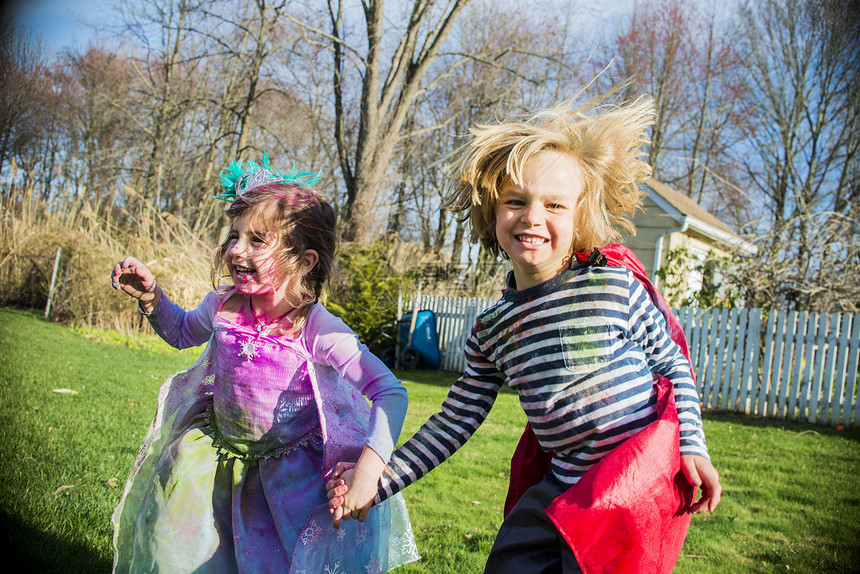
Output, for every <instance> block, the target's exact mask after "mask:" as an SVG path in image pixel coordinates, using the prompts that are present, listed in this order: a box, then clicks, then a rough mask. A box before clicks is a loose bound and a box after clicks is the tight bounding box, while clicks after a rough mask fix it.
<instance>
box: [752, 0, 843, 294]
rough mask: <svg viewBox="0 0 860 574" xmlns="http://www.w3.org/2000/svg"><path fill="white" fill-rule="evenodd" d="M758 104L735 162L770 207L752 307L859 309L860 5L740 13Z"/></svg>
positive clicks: (763, 216) (792, 2)
mask: <svg viewBox="0 0 860 574" xmlns="http://www.w3.org/2000/svg"><path fill="white" fill-rule="evenodd" d="M740 22H741V29H740V39H741V42H742V43H741V49H742V50H743V55H744V57H743V61H744V62H745V63H746V65H747V66H748V77H749V79H750V88H751V92H752V93H751V97H750V98H749V100H748V102H747V105H748V108H749V112H748V117H749V125H748V129H747V133H746V135H747V139H746V141H745V142H744V144H745V145H743V146H739V147H738V148H737V149H736V153H737V154H738V156H739V161H742V163H743V165H744V167H745V171H746V175H747V177H748V181H749V186H748V187H749V188H750V189H751V190H752V191H754V192H757V194H758V197H761V198H762V199H763V201H761V202H760V203H759V205H761V211H760V220H759V222H760V225H759V227H758V229H756V231H757V232H758V233H759V234H760V235H761V236H762V241H761V247H762V252H761V253H760V256H759V257H758V258H757V259H756V261H754V262H753V261H751V262H750V264H751V267H752V269H753V270H754V269H755V267H756V266H758V265H761V266H762V267H763V268H768V269H774V270H775V271H774V272H773V273H772V274H771V275H772V276H773V277H775V278H777V279H778V280H774V281H773V282H771V281H761V282H757V283H761V284H762V285H763V286H762V287H761V288H760V289H758V290H757V291H754V292H753V293H751V299H753V300H757V299H765V300H767V299H770V300H775V301H779V302H781V303H785V304H788V305H790V306H792V307H794V308H797V309H810V310H852V309H853V310H855V311H856V310H857V308H858V307H860V295H858V285H860V237H858V229H857V219H858V217H857V216H858V199H860V198H858V184H857V174H858V152H860V129H858V128H860V115H858V111H860V106H858V97H860V89H858V80H860V77H858V75H859V74H858V70H860V65H858V64H860V62H858V53H860V40H858V39H860V4H858V2H841V1H838V0H763V1H761V2H756V3H750V2H748V3H746V4H745V5H744V6H743V9H742V12H741V18H740Z"/></svg>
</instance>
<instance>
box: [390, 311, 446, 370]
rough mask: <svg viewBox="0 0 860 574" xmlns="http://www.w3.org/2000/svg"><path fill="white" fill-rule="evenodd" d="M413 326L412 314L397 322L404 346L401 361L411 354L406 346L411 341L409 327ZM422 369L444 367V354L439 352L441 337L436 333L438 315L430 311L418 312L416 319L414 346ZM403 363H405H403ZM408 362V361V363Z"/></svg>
mask: <svg viewBox="0 0 860 574" xmlns="http://www.w3.org/2000/svg"><path fill="white" fill-rule="evenodd" d="M411 324H412V314H411V313H407V314H406V315H404V316H403V317H401V318H400V321H398V322H397V329H398V333H397V334H398V336H399V338H400V344H401V345H402V346H403V351H402V352H401V361H402V359H403V357H404V355H406V354H408V353H409V348H408V347H407V346H406V345H407V342H408V341H409V326H410V325H411ZM411 348H412V349H414V350H415V351H416V352H417V354H418V358H419V359H420V361H419V364H418V365H416V366H417V367H419V368H422V369H439V367H441V366H442V354H441V353H440V352H439V336H438V334H437V333H436V315H435V314H434V313H433V311H430V310H428V309H425V310H422V311H418V315H417V316H416V318H415V331H414V332H413V333H412V345H411ZM402 362H403V361H402ZM407 362H408V361H407Z"/></svg>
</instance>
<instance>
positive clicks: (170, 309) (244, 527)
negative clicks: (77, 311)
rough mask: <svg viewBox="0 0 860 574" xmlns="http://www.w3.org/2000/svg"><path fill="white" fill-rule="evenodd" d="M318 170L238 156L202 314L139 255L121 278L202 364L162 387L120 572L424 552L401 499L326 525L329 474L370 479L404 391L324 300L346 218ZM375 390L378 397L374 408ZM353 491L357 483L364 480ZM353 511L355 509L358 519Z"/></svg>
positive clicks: (124, 521)
mask: <svg viewBox="0 0 860 574" xmlns="http://www.w3.org/2000/svg"><path fill="white" fill-rule="evenodd" d="M317 179H318V177H317V176H316V175H315V174H313V173H308V172H299V171H297V170H296V169H295V166H294V167H293V169H292V170H291V171H290V172H289V173H287V174H284V173H281V172H280V171H278V170H276V169H274V168H271V167H270V166H269V165H268V159H267V158H266V157H264V159H263V162H262V165H257V164H255V163H253V162H248V163H247V164H246V165H245V168H244V169H243V166H242V163H241V162H236V161H234V162H232V163H231V165H230V166H229V167H228V168H227V169H226V170H225V171H224V173H222V176H221V181H222V185H223V187H224V193H222V194H221V195H219V196H216V197H217V198H218V199H222V200H226V201H229V202H230V207H229V208H228V209H227V210H226V213H227V216H228V217H229V220H230V224H231V225H230V232H229V235H228V236H227V238H226V239H225V240H224V242H223V243H222V244H221V246H220V247H219V248H218V249H217V250H216V252H215V255H214V257H213V266H212V275H213V285H215V284H216V281H217V280H218V279H219V278H220V277H222V276H223V275H222V270H226V272H227V273H228V274H229V276H230V278H231V279H232V285H230V286H226V287H218V288H216V289H215V290H213V291H212V292H210V293H209V294H208V295H207V296H206V297H205V298H204V300H203V302H202V304H201V305H200V306H199V307H197V308H196V309H195V310H193V311H188V312H186V311H184V310H182V309H181V308H179V307H178V306H177V305H175V304H174V303H172V302H170V301H169V300H168V299H167V297H166V296H165V295H164V293H163V291H162V290H161V288H160V287H159V286H158V285H157V284H156V282H155V278H154V277H153V275H152V273H151V272H150V271H149V270H148V269H147V268H146V267H145V266H144V265H142V264H141V263H140V262H139V261H137V260H136V259H134V258H132V257H128V258H126V259H124V260H123V261H122V262H120V263H118V264H117V265H116V267H115V268H114V270H113V272H112V274H111V283H112V286H113V288H114V289H119V290H122V291H125V292H126V293H128V294H129V295H130V296H132V297H133V298H135V299H137V300H138V304H139V307H140V310H141V311H142V312H143V313H144V314H145V315H146V316H147V318H148V319H149V321H150V324H151V325H152V326H153V328H154V329H155V331H156V332H157V333H158V334H159V335H160V336H161V337H162V338H163V339H164V340H165V341H167V342H168V343H170V344H171V345H172V346H174V347H177V348H187V347H191V346H197V345H202V344H203V343H206V348H205V350H204V351H203V354H202V355H201V357H200V359H199V360H198V361H197V362H196V363H195V364H194V365H193V366H192V367H191V368H189V369H188V370H186V371H182V372H180V373H177V374H175V375H173V376H172V377H171V378H170V379H168V381H167V382H166V383H165V384H164V385H163V386H162V388H161V390H160V392H159V395H158V407H157V411H156V416H155V420H154V421H153V423H152V425H151V426H150V428H149V430H148V432H147V434H146V437H145V439H144V442H143V445H142V446H141V448H140V451H139V453H138V456H137V459H136V461H135V463H134V466H133V468H132V472H131V476H130V477H129V479H128V481H127V483H126V486H125V491H124V494H123V497H122V500H121V502H120V504H119V506H118V507H117V509H116V511H115V512H114V515H113V524H114V546H115V556H114V571H115V572H154V571H169V572H218V573H224V572H254V573H257V572H292V573H296V574H299V573H307V574H316V573H324V572H325V573H329V572H330V573H339V574H340V573H348V572H355V573H361V574H367V573H370V572H385V571H387V570H389V569H391V568H394V567H396V566H397V565H399V564H402V563H405V562H409V561H413V560H417V559H418V558H419V557H418V555H417V551H416V548H415V542H414V539H413V537H412V530H411V526H410V523H409V516H408V514H407V511H406V506H405V503H404V502H403V500H402V498H399V499H398V498H393V499H391V500H389V501H388V503H387V504H385V505H379V506H376V507H374V508H373V509H372V510H371V511H370V512H369V513H366V514H362V516H361V517H362V518H364V519H365V520H364V521H363V522H358V521H354V524H355V527H353V528H351V529H350V530H348V531H335V530H332V529H331V528H328V527H327V524H330V521H331V517H330V515H329V512H328V506H327V498H326V490H325V483H326V480H327V479H328V478H329V477H330V475H331V472H332V469H333V467H334V465H335V463H336V462H337V461H340V460H356V461H357V467H356V468H357V469H360V470H359V472H357V473H356V481H357V484H358V489H362V488H363V489H364V490H365V491H372V492H375V491H376V483H377V480H378V478H379V476H380V475H381V472H382V469H383V467H384V466H385V462H386V461H387V460H388V458H389V456H390V455H391V452H392V450H393V448H394V444H395V442H396V440H397V438H398V436H399V434H400V430H401V426H402V424H403V418H404V416H405V413H406V406H407V396H406V390H405V389H404V388H403V386H402V385H401V384H400V382H399V381H398V380H397V379H396V378H395V377H394V376H393V374H392V373H391V372H390V371H389V370H388V369H387V368H386V367H385V366H384V364H383V363H382V362H381V361H380V360H379V359H377V358H376V357H375V356H374V355H372V354H371V353H370V352H369V351H368V349H367V347H366V346H364V345H363V344H362V343H360V342H359V340H358V338H357V337H356V335H355V334H354V333H353V332H352V331H351V330H350V329H349V328H348V327H347V326H346V325H345V324H344V323H343V322H342V321H341V320H340V319H338V318H336V317H334V316H333V315H331V314H330V313H329V312H328V311H326V309H325V308H324V307H323V306H322V304H320V303H319V302H318V299H319V296H320V293H321V290H322V287H323V284H324V283H325V281H326V280H327V278H328V277H329V275H330V273H331V269H332V266H333V262H334V254H335V248H336V235H335V233H336V231H335V223H336V216H335V212H334V210H333V209H332V207H331V205H330V204H329V203H328V202H327V201H326V200H325V199H324V198H323V197H322V196H321V195H320V194H319V193H317V191H316V190H315V189H314V187H313V186H314V184H315V183H316V181H317ZM365 397H366V398H367V399H369V400H370V401H371V403H372V405H371V406H369V405H368V401H367V400H366V399H365ZM354 488H355V485H354ZM356 517H358V516H356Z"/></svg>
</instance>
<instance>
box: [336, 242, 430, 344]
mask: <svg viewBox="0 0 860 574" xmlns="http://www.w3.org/2000/svg"><path fill="white" fill-rule="evenodd" d="M417 274H418V271H417V270H410V271H406V272H398V271H396V270H395V269H394V267H393V266H392V265H391V262H390V252H389V249H388V246H387V245H386V244H385V243H382V242H377V243H374V244H371V245H357V244H350V245H347V246H345V247H343V248H341V251H340V253H339V255H338V260H337V268H336V269H335V272H334V275H333V277H332V279H331V281H330V282H329V288H328V297H327V299H326V301H325V305H326V308H327V309H328V310H329V311H331V312H332V313H333V314H335V315H337V316H338V317H340V318H341V319H343V320H344V322H345V323H346V324H347V325H349V326H350V328H352V330H353V331H355V333H356V334H357V335H358V337H359V339H361V341H362V342H364V343H365V344H367V345H368V346H369V347H371V348H379V347H384V346H386V345H385V340H384V339H383V338H382V337H381V336H380V335H381V331H382V328H383V327H384V326H385V325H389V324H391V323H393V322H394V321H395V320H396V318H397V317H396V316H397V299H398V295H399V294H400V293H402V294H403V295H404V297H405V296H406V295H407V294H408V293H410V292H411V291H412V289H413V286H414V284H415V282H416V281H417Z"/></svg>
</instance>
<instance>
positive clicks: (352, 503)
mask: <svg viewBox="0 0 860 574" xmlns="http://www.w3.org/2000/svg"><path fill="white" fill-rule="evenodd" d="M377 479H378V477H376V478H374V477H373V476H365V473H363V471H362V469H361V468H359V467H358V466H357V465H356V464H355V463H354V462H339V463H337V465H336V466H335V469H334V472H333V473H332V477H331V479H329V481H328V482H327V483H326V490H327V491H328V506H329V512H330V513H331V515H332V522H331V525H332V528H334V529H335V530H337V529H338V528H340V523H341V520H349V519H350V518H355V519H356V520H358V521H359V522H364V519H365V518H367V513H368V512H369V511H370V507H371V506H373V500H374V499H375V498H376V483H377Z"/></svg>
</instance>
